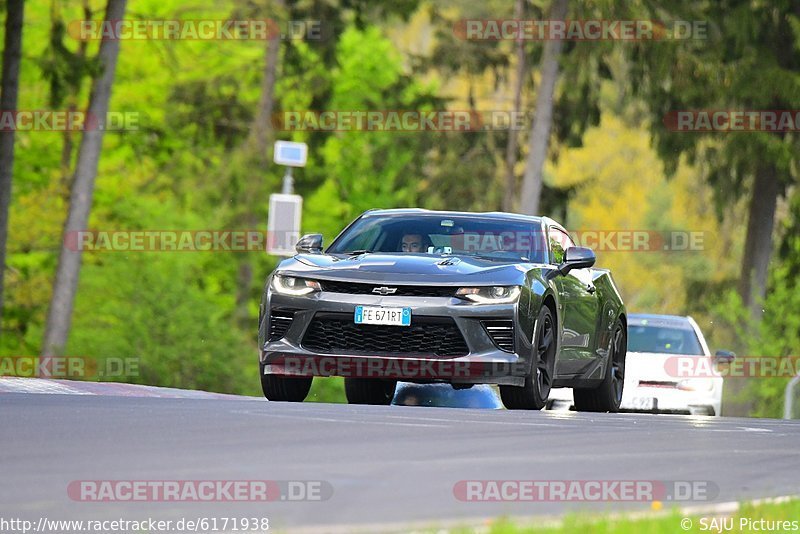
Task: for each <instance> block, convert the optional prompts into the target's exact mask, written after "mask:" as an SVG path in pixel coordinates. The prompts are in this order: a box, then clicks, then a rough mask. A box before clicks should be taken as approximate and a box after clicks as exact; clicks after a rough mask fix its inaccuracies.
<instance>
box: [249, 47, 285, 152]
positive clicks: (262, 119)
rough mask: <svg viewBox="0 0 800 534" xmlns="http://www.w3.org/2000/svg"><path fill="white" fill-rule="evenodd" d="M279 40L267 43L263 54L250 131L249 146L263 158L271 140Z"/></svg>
mask: <svg viewBox="0 0 800 534" xmlns="http://www.w3.org/2000/svg"><path fill="white" fill-rule="evenodd" d="M280 48H281V40H280V36H279V35H276V36H275V37H274V38H273V39H270V40H269V41H267V47H266V50H265V53H264V74H263V76H262V78H261V96H260V97H259V99H258V109H257V110H256V116H255V119H254V120H253V126H252V128H251V129H250V136H249V137H250V139H249V140H248V141H249V144H250V146H251V148H252V149H253V150H254V151H255V152H256V153H257V154H258V155H259V157H265V156H266V154H267V151H268V150H269V142H270V141H271V140H272V135H273V130H272V110H273V109H274V108H275V78H276V76H277V75H276V73H277V70H278V56H279V54H280Z"/></svg>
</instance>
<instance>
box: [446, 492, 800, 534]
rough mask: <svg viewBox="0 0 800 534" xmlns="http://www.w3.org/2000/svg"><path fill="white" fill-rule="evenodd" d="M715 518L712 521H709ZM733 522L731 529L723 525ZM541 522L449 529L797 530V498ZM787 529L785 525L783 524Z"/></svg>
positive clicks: (638, 533)
mask: <svg viewBox="0 0 800 534" xmlns="http://www.w3.org/2000/svg"><path fill="white" fill-rule="evenodd" d="M687 517H688V518H689V520H691V526H690V527H689V528H683V526H682V523H681V522H682V521H684V522H685V523H684V525H686V524H687V523H688V522H686V519H685V518H687ZM715 518H716V520H717V523H716V524H713V523H712V520H713V519H715ZM723 518H727V521H728V522H727V523H726V524H725V526H724V527H723V523H722V521H723ZM742 518H744V519H750V520H752V521H754V522H756V523H757V522H758V521H760V520H764V521H765V522H782V521H788V525H776V524H774V523H773V524H764V525H758V524H755V525H753V524H752V523H750V524H747V523H744V524H742V523H740V520H741V519H742ZM731 520H732V522H733V525H732V528H730V529H728V528H727V527H728V526H730V525H731ZM543 523H544V524H542V523H538V524H537V523H532V522H531V523H528V522H521V521H514V520H510V519H506V518H501V519H498V520H496V521H495V522H493V523H492V524H491V525H481V526H478V525H475V526H474V527H464V528H456V529H452V532H458V533H467V532H474V531H475V530H479V531H481V532H489V533H490V534H528V533H532V532H535V533H537V534H573V533H584V534H585V533H592V534H594V533H597V534H603V533H608V534H612V533H613V534H678V533H682V532H714V533H720V532H724V533H729V532H733V533H737V532H770V533H774V532H800V499H792V500H789V501H786V502H778V503H775V502H765V503H759V504H750V503H746V504H742V505H741V506H740V507H739V509H738V510H737V511H734V512H731V513H729V514H723V513H720V514H719V515H715V514H713V513H708V514H706V513H701V514H691V515H688V516H687V515H684V514H683V513H681V511H680V510H677V509H675V510H670V511H666V512H663V511H662V512H653V513H651V514H645V515H644V516H643V517H640V516H639V514H636V513H634V514H632V515H625V514H620V515H614V516H604V515H600V516H595V515H589V514H569V515H567V516H565V517H564V518H563V520H561V521H555V520H550V521H544V522H543ZM787 526H788V528H785V527H787Z"/></svg>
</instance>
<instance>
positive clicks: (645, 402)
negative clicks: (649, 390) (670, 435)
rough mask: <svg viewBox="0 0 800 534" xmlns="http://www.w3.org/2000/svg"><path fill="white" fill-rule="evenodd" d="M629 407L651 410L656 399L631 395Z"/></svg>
mask: <svg viewBox="0 0 800 534" xmlns="http://www.w3.org/2000/svg"><path fill="white" fill-rule="evenodd" d="M630 406H631V408H633V409H634V410H648V411H649V410H652V409H653V408H655V406H656V399H655V398H653V397H633V398H632V399H631V404H630Z"/></svg>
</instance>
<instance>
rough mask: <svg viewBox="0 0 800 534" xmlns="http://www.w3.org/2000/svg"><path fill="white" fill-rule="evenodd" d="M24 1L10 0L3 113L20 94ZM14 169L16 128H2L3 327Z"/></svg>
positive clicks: (0, 295)
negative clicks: (9, 214)
mask: <svg viewBox="0 0 800 534" xmlns="http://www.w3.org/2000/svg"><path fill="white" fill-rule="evenodd" d="M24 7H25V1H24V0H9V1H8V3H7V14H6V38H5V45H4V48H3V75H2V82H0V83H2V87H0V90H2V95H1V96H0V112H2V113H15V112H16V111H17V96H18V93H19V61H20V57H21V55H22V20H23V11H24ZM13 171H14V128H11V129H10V130H6V131H0V329H2V324H3V323H2V321H3V287H4V285H3V280H4V278H5V271H6V244H7V243H8V207H9V204H10V203H11V181H12V177H13Z"/></svg>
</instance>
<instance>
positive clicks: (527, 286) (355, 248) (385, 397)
mask: <svg viewBox="0 0 800 534" xmlns="http://www.w3.org/2000/svg"><path fill="white" fill-rule="evenodd" d="M296 252H297V254H296V255H295V256H293V257H291V258H287V259H285V260H283V261H281V263H280V264H279V265H278V266H277V268H276V269H275V271H273V272H272V273H271V274H270V275H269V277H268V278H267V280H266V283H265V287H264V292H263V296H262V299H261V303H260V307H259V323H258V325H259V329H258V343H259V348H260V350H259V353H260V355H259V367H260V376H261V384H262V389H263V392H264V395H265V396H266V397H267V399H269V400H274V401H295V402H299V401H303V400H305V398H306V396H307V395H308V392H309V390H310V387H311V383H312V380H313V377H315V376H343V377H345V378H344V382H345V393H346V396H347V400H348V402H350V403H357V404H389V403H391V401H392V398H393V396H394V392H395V387H396V384H397V381H398V380H399V381H403V382H416V383H441V382H444V383H449V384H451V385H452V386H453V387H454V388H469V387H471V386H472V385H474V384H496V385H498V387H499V390H500V397H501V399H502V401H503V404H504V405H505V406H506V408H509V409H536V410H538V409H541V408H542V407H543V406H545V404H546V403H547V401H548V397H549V395H550V391H551V389H552V388H563V387H569V388H573V390H574V399H575V406H576V409H578V410H584V411H608V412H615V411H617V410H618V409H619V405H620V401H621V399H622V389H623V383H624V375H625V356H626V350H627V341H626V339H627V324H626V321H627V319H626V312H625V307H624V304H623V302H622V298H621V297H620V294H619V292H618V291H617V288H616V287H615V285H614V281H613V280H612V278H611V274H610V272H609V271H608V270H606V269H600V268H595V267H594V263H595V254H594V252H593V251H592V250H591V249H588V248H583V247H579V246H575V244H574V242H573V240H572V238H571V237H570V235H569V233H568V232H567V231H566V230H565V229H564V228H563V227H562V226H561V225H559V224H558V223H557V222H555V221H554V220H552V219H549V218H547V217H532V216H524V215H517V214H511V213H498V212H493V213H469V212H449V211H428V210H422V209H392V210H370V211H367V212H365V213H364V214H362V215H361V216H360V217H358V218H357V219H356V220H355V221H353V222H352V223H351V224H350V225H349V226H347V228H345V229H344V230H343V231H342V232H341V233H340V234H339V236H338V237H336V239H334V240H333V242H332V243H331V244H330V245H329V246H328V247H327V248H323V244H322V236H321V235H320V234H309V235H306V236H303V237H302V238H301V239H300V241H298V243H297V246H296Z"/></svg>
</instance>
